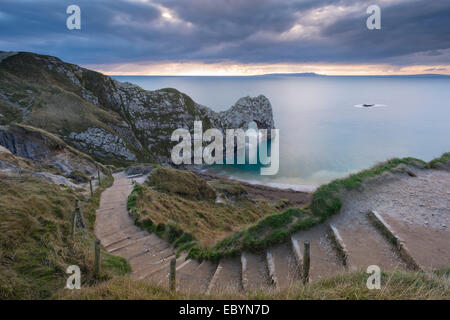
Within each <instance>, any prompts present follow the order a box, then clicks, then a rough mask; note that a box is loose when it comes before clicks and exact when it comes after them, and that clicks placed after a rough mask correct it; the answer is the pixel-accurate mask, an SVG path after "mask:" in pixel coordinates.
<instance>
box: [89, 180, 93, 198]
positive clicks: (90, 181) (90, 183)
mask: <svg viewBox="0 0 450 320" xmlns="http://www.w3.org/2000/svg"><path fill="white" fill-rule="evenodd" d="M89 186H90V187H91V197H92V196H93V195H94V189H92V179H89Z"/></svg>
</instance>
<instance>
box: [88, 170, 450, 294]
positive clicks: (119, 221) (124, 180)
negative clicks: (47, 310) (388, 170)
mask: <svg viewBox="0 0 450 320" xmlns="http://www.w3.org/2000/svg"><path fill="white" fill-rule="evenodd" d="M114 179H115V180H114V184H113V185H112V186H111V187H110V188H109V189H107V190H105V191H104V192H103V194H102V197H101V201H100V208H99V209H98V210H97V220H96V225H95V233H96V235H97V237H98V238H99V239H100V241H101V243H102V245H103V246H104V248H105V249H106V250H107V251H108V252H110V253H111V254H114V255H117V256H121V257H124V258H126V259H127V260H128V261H129V262H130V264H131V268H132V274H131V276H132V277H133V278H135V279H139V280H143V281H147V282H149V283H153V284H158V285H161V286H167V285H168V271H169V263H170V260H171V259H172V258H174V257H175V250H174V249H173V247H172V246H171V245H170V244H169V243H168V242H167V241H165V240H162V239H160V238H158V237H157V236H156V235H155V234H149V233H148V232H147V231H143V230H141V229H140V228H138V227H137V226H135V224H134V221H133V220H132V218H131V217H130V216H129V215H128V212H127V209H126V202H127V197H128V195H129V194H130V192H131V191H132V180H131V179H130V178H128V177H127V176H126V175H125V174H124V173H119V174H115V175H114ZM144 179H145V177H142V178H138V179H136V180H137V181H138V182H143V180H144ZM449 227H450V172H448V171H444V170H419V171H417V172H416V176H409V175H407V174H400V173H398V174H387V175H384V176H381V177H378V178H377V179H373V180H372V181H369V182H367V183H365V184H364V186H363V187H362V189H361V190H355V191H351V192H348V193H345V194H344V196H343V207H342V209H341V212H340V214H337V215H335V216H333V217H332V218H331V219H329V220H328V221H327V222H326V223H324V224H322V225H319V226H316V227H314V228H312V229H310V230H307V231H299V232H297V233H295V234H293V235H292V237H291V239H290V241H289V242H286V243H283V244H280V245H277V246H274V247H271V248H269V249H268V250H266V251H265V252H259V253H249V252H244V253H242V254H241V256H240V257H236V258H232V259H222V260H221V261H219V263H217V264H216V263H213V262H210V261H203V262H198V261H195V260H190V259H188V260H186V259H185V258H186V255H185V254H181V255H180V256H179V257H178V259H177V264H176V269H177V289H178V290H182V291H185V292H187V291H190V292H203V293H205V292H209V293H214V292H223V291H227V290H228V291H233V292H235V291H255V290H270V289H280V288H281V289H283V288H289V287H291V286H292V285H293V284H294V283H295V282H296V281H299V280H300V279H301V276H302V268H301V266H302V263H303V262H302V255H303V242H304V241H309V242H310V247H311V269H310V281H314V280H317V279H320V278H326V277H329V276H333V275H336V274H338V273H341V272H344V271H345V270H366V269H367V267H368V266H369V265H378V266H379V267H380V268H381V269H382V270H383V271H391V270H395V269H420V270H428V269H439V268H442V267H448V266H450V229H449Z"/></svg>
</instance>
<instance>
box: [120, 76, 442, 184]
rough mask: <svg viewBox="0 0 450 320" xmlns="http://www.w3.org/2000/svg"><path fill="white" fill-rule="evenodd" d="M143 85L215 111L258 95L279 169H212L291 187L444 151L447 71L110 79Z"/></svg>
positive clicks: (232, 175) (427, 156)
mask: <svg viewBox="0 0 450 320" xmlns="http://www.w3.org/2000/svg"><path fill="white" fill-rule="evenodd" d="M114 78H115V79H117V80H119V81H122V82H131V83H134V84H136V85H139V86H140V87H142V88H144V89H146V90H156V89H161V88H169V87H170V88H176V89H178V90H179V91H182V92H184V93H186V94H187V95H189V96H190V97H191V98H192V99H193V100H194V101H196V102H197V103H199V104H202V105H205V106H208V107H209V108H211V109H213V110H215V111H223V110H226V109H228V108H230V107H231V106H232V105H233V104H234V103H236V101H237V100H238V99H239V98H241V97H245V96H257V95H260V94H263V95H265V96H266V97H267V98H268V99H269V100H270V102H271V104H272V108H273V116H274V120H275V126H276V128H277V129H279V138H280V157H279V161H280V167H279V171H278V174H276V175H273V176H262V175H260V171H259V170H255V168H252V167H251V166H217V165H215V166H212V167H211V168H209V170H211V171H214V172H216V173H217V174H221V175H226V176H228V177H231V178H234V179H238V180H244V181H248V182H251V183H261V184H266V185H269V186H274V187H279V188H291V189H294V190H314V188H316V187H317V186H319V185H321V184H324V183H327V182H329V181H331V180H333V179H336V178H341V177H345V176H347V175H348V174H351V173H354V172H357V171H359V170H362V169H365V168H368V167H371V166H373V165H375V164H376V163H378V162H380V161H385V160H387V159H390V158H393V157H416V158H419V159H422V160H425V161H429V160H431V159H433V158H436V157H439V156H440V155H441V154H442V153H444V152H449V151H450V76H431V75H428V76H318V75H316V76H314V75H304V76H302V75H265V76H227V77H219V76H201V77H197V76H114Z"/></svg>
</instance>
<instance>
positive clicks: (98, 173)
mask: <svg viewBox="0 0 450 320" xmlns="http://www.w3.org/2000/svg"><path fill="white" fill-rule="evenodd" d="M97 175H98V186H99V187H100V182H101V179H100V169H98V168H97Z"/></svg>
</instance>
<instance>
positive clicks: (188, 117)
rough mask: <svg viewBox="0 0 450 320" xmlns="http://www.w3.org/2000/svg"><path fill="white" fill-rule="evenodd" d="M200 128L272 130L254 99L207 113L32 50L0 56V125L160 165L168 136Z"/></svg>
mask: <svg viewBox="0 0 450 320" xmlns="http://www.w3.org/2000/svg"><path fill="white" fill-rule="evenodd" d="M195 120H201V121H203V128H204V129H207V128H210V127H215V128H220V129H227V128H244V129H245V128H247V126H248V123H249V122H251V121H254V122H256V123H257V124H258V127H259V128H266V129H270V128H274V121H273V115H272V107H271V105H270V102H269V100H268V99H267V98H266V97H264V96H262V95H260V96H258V97H255V98H251V97H245V98H241V99H239V100H238V101H237V102H236V104H235V105H234V106H232V107H231V108H230V109H229V110H227V111H223V112H214V111H213V110H211V109H209V108H208V107H205V106H202V105H200V104H198V103H196V102H194V101H193V100H192V99H191V98H190V97H189V96H187V95H186V94H184V93H182V92H179V91H178V90H176V89H172V88H167V89H161V90H156V91H146V90H143V89H142V88H140V87H138V86H136V85H133V84H130V83H121V82H119V81H116V80H114V79H112V78H110V77H108V76H105V75H102V74H100V73H97V72H94V71H91V70H87V69H84V68H81V67H79V66H76V65H73V64H69V63H65V62H63V61H61V60H59V59H58V58H55V57H50V56H42V55H38V54H33V53H25V52H20V53H5V52H0V124H8V123H11V122H19V123H24V124H28V125H32V126H34V127H38V128H42V129H45V130H47V131H49V132H51V133H53V134H56V135H57V136H58V137H60V138H62V139H63V140H64V141H66V142H67V143H69V144H70V145H72V146H74V147H76V148H78V149H79V150H82V151H83V152H86V153H89V154H91V155H93V156H95V157H96V158H97V159H101V160H106V161H108V162H111V163H123V162H130V161H157V162H166V161H168V159H169V156H170V149H171V146H172V145H173V143H172V142H170V136H171V134H172V131H173V130H175V129H177V128H186V129H193V123H194V121H195Z"/></svg>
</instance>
